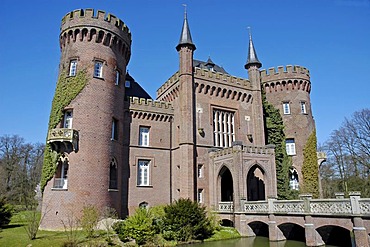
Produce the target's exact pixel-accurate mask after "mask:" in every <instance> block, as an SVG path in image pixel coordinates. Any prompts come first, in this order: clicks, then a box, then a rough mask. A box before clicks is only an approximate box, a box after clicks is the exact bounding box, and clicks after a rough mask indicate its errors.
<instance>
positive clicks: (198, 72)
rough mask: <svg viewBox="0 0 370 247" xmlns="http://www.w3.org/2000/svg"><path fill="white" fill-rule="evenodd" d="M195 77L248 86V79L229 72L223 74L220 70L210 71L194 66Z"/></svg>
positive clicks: (235, 85)
mask: <svg viewBox="0 0 370 247" xmlns="http://www.w3.org/2000/svg"><path fill="white" fill-rule="evenodd" d="M194 76H195V78H199V79H203V80H212V81H213V82H218V83H220V84H225V85H228V86H231V85H232V86H233V87H238V86H239V87H242V88H249V87H250V81H249V80H247V79H244V78H240V77H236V76H231V75H229V74H223V73H220V72H215V71H211V70H208V69H201V68H194Z"/></svg>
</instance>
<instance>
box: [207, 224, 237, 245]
mask: <svg viewBox="0 0 370 247" xmlns="http://www.w3.org/2000/svg"><path fill="white" fill-rule="evenodd" d="M232 238H240V234H239V232H238V231H237V230H236V229H235V228H233V227H226V226H221V227H220V229H219V230H217V231H215V233H214V234H213V236H212V237H210V238H207V239H205V240H204V241H205V242H208V241H216V240H224V239H232Z"/></svg>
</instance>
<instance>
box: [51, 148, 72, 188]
mask: <svg viewBox="0 0 370 247" xmlns="http://www.w3.org/2000/svg"><path fill="white" fill-rule="evenodd" d="M68 166H69V161H68V158H67V157H65V156H64V155H62V156H61V157H60V159H59V161H58V166H57V170H56V173H55V177H54V186H53V187H54V188H58V189H67V187H68V183H67V182H68Z"/></svg>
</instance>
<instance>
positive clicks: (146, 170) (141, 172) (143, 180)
mask: <svg viewBox="0 0 370 247" xmlns="http://www.w3.org/2000/svg"><path fill="white" fill-rule="evenodd" d="M149 185H150V160H145V159H140V160H138V162H137V186H149Z"/></svg>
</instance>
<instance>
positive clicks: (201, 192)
mask: <svg viewBox="0 0 370 247" xmlns="http://www.w3.org/2000/svg"><path fill="white" fill-rule="evenodd" d="M198 202H199V203H203V202H204V189H198Z"/></svg>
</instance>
